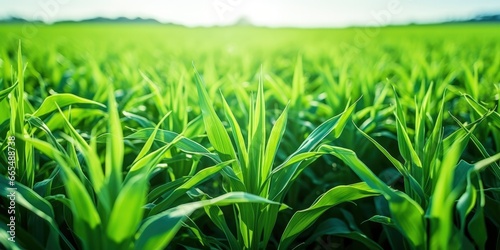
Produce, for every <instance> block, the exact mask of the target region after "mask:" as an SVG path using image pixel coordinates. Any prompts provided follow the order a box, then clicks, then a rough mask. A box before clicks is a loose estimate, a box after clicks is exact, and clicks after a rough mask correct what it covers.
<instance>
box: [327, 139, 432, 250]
mask: <svg viewBox="0 0 500 250" xmlns="http://www.w3.org/2000/svg"><path fill="white" fill-rule="evenodd" d="M322 150H325V151H327V152H329V153H330V154H332V155H334V156H336V157H338V158H339V159H341V160H342V161H343V162H344V163H346V164H347V165H348V166H349V167H350V168H351V169H352V170H353V171H354V172H355V173H356V175H358V176H359V178H361V180H363V181H365V182H366V183H367V184H368V185H369V186H370V187H371V188H373V189H375V190H377V191H379V192H380V193H382V194H383V195H384V197H385V198H386V199H387V201H388V202H389V208H390V211H391V218H392V220H393V221H394V224H395V225H396V227H397V228H398V229H399V231H400V232H401V233H402V234H403V235H404V236H405V237H406V238H407V239H408V240H409V242H410V243H411V245H412V246H413V247H414V248H418V249H423V248H425V244H426V240H427V236H426V229H425V228H426V227H425V221H424V210H423V209H422V208H421V207H420V206H419V205H418V204H417V203H416V202H415V201H414V200H412V199H411V198H410V197H408V195H406V194H405V193H402V192H400V191H397V190H393V189H391V188H390V187H389V186H387V185H386V184H385V183H384V182H383V181H382V180H380V179H379V178H378V177H377V176H376V175H375V174H374V173H373V172H372V171H371V170H370V169H369V168H368V167H367V166H366V165H365V164H364V163H363V162H362V161H361V160H359V158H358V157H357V156H356V154H355V153H354V152H353V151H352V150H349V149H345V148H341V147H334V146H323V147H322Z"/></svg>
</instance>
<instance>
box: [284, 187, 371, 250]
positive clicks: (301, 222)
mask: <svg viewBox="0 0 500 250" xmlns="http://www.w3.org/2000/svg"><path fill="white" fill-rule="evenodd" d="M376 195H379V193H378V192H377V191H375V190H373V189H371V188H370V187H369V186H368V185H367V184H366V183H356V184H352V185H346V186H343V185H342V186H337V187H334V188H332V189H330V190H328V191H327V192H325V193H324V194H322V195H321V196H320V197H318V199H317V200H316V201H315V202H314V204H312V205H311V206H310V207H309V208H307V209H304V210H300V211H298V212H296V213H295V214H294V215H293V216H292V218H291V219H290V221H289V222H288V224H287V226H286V228H285V231H284V232H283V235H282V236H281V242H280V245H279V249H288V248H289V246H290V244H291V243H292V242H293V240H294V239H295V238H296V237H297V236H299V234H300V233H302V232H303V231H304V230H306V229H307V228H309V227H310V226H311V225H312V224H313V223H314V222H315V221H316V220H317V219H318V218H319V216H321V215H322V214H323V213H324V212H325V211H327V210H328V209H330V208H331V207H334V206H336V205H338V204H340V203H342V202H346V201H354V200H358V199H362V198H366V197H371V196H376Z"/></svg>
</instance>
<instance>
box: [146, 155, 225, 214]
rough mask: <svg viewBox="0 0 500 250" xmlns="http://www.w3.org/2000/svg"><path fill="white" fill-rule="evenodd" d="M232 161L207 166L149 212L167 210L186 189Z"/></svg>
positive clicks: (206, 178) (203, 180)
mask: <svg viewBox="0 0 500 250" xmlns="http://www.w3.org/2000/svg"><path fill="white" fill-rule="evenodd" d="M231 163H232V161H226V162H222V163H219V164H217V165H215V166H213V167H209V168H205V169H203V170H201V171H199V172H198V173H196V174H195V175H194V176H192V177H191V178H189V179H188V180H187V181H186V182H184V183H183V184H182V185H180V186H179V187H177V188H176V189H175V190H174V191H172V192H171V193H170V194H169V195H166V197H165V198H164V199H163V201H161V202H160V203H158V204H157V205H156V206H154V207H153V209H152V210H151V212H150V213H149V214H150V215H153V214H158V213H160V212H162V211H163V210H165V209H166V208H169V206H170V205H171V204H172V203H173V202H175V201H176V200H177V199H178V198H179V197H181V196H182V195H185V194H186V191H188V190H189V189H191V188H193V187H196V186H197V185H199V184H201V183H203V182H205V181H207V180H208V179H209V178H210V177H212V176H213V175H215V174H217V173H219V172H220V171H221V170H222V169H223V168H224V167H226V166H227V165H229V164H231Z"/></svg>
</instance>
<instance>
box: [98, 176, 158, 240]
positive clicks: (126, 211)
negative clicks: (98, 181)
mask: <svg viewBox="0 0 500 250" xmlns="http://www.w3.org/2000/svg"><path fill="white" fill-rule="evenodd" d="M147 191H148V178H147V177H146V176H145V175H137V176H134V177H133V178H131V179H130V180H128V181H127V182H126V183H125V184H124V185H123V188H122V189H121V190H120V193H119V195H118V197H117V198H116V201H115V203H114V205H113V210H112V211H111V216H110V218H109V222H108V226H107V229H106V234H107V236H108V237H109V238H110V239H111V240H113V241H114V242H115V243H117V245H119V244H122V243H123V242H124V241H129V240H132V238H133V236H134V234H135V232H136V231H137V229H138V227H139V224H140V222H141V220H142V215H143V210H144V204H145V203H146V195H147Z"/></svg>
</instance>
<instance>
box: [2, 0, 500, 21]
mask: <svg viewBox="0 0 500 250" xmlns="http://www.w3.org/2000/svg"><path fill="white" fill-rule="evenodd" d="M498 13H500V0H478V1H474V0H455V1H451V0H433V1H430V0H351V1H349V2H348V1H341V0H309V1H307V0H267V1H266V0H181V1H173V0H142V1H138V0H135V1H133V0H87V1H82V0H0V18H7V17H11V16H15V17H22V18H25V19H29V20H33V19H37V20H42V21H45V22H49V23H50V22H54V21H58V20H81V19H86V18H92V17H96V16H102V17H110V18H114V17H120V16H124V17H129V18H134V17H142V18H155V19H157V20H159V21H162V22H170V23H177V24H182V25H187V26H213V25H229V24H232V23H234V22H236V21H237V20H239V19H241V18H245V19H246V20H248V21H250V23H252V24H254V25H260V26H270V27H283V26H289V27H343V26H352V25H371V26H381V25H382V26H383V25H387V24H406V23H428V22H436V21H446V20H456V19H464V18H472V17H474V16H476V15H478V14H498Z"/></svg>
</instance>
